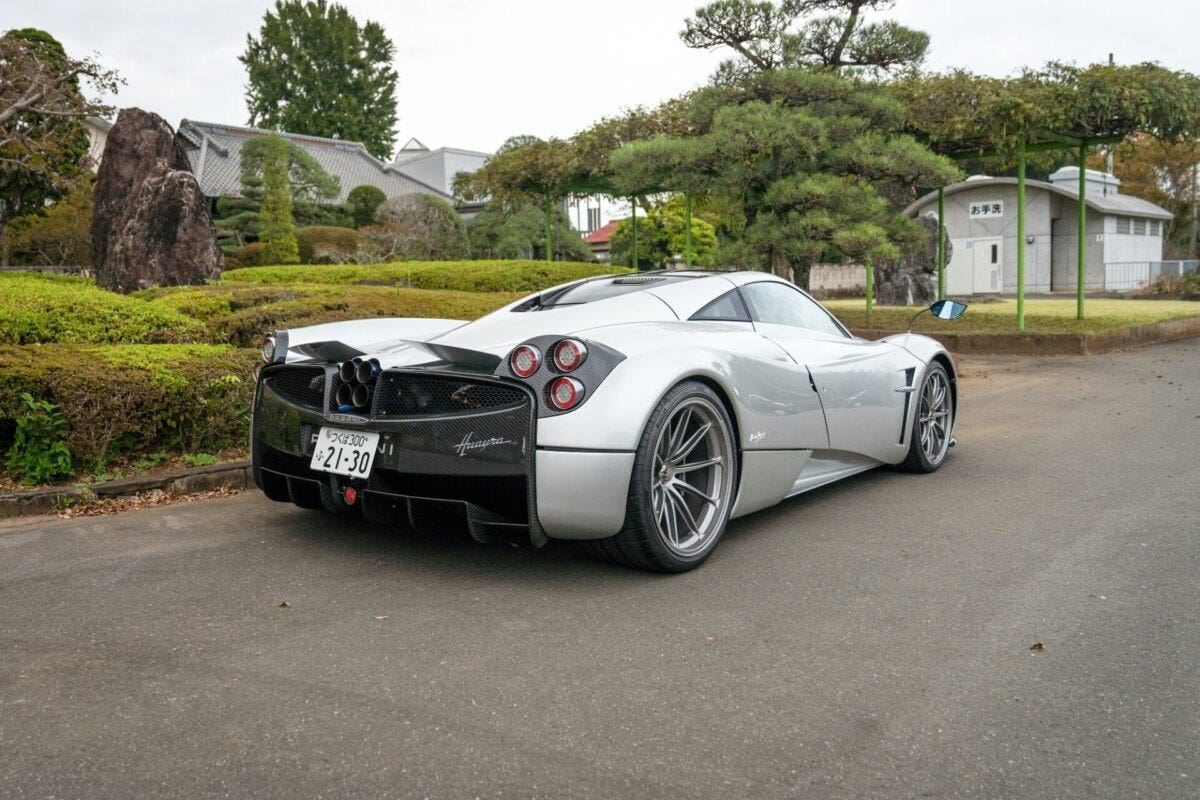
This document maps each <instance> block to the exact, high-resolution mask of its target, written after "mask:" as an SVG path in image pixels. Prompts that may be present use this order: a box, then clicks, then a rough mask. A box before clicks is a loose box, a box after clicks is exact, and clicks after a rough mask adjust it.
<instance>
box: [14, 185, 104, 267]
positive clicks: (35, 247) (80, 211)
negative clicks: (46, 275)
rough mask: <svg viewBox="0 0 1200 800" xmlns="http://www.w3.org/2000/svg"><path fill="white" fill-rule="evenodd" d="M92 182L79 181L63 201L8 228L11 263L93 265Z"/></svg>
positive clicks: (17, 221) (20, 218)
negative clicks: (91, 230)
mask: <svg viewBox="0 0 1200 800" xmlns="http://www.w3.org/2000/svg"><path fill="white" fill-rule="evenodd" d="M91 225H92V182H91V181H90V180H85V181H80V182H79V183H78V184H77V185H76V186H75V187H74V188H73V189H72V190H71V192H70V194H68V195H67V196H66V197H64V198H63V199H61V200H59V201H58V202H57V203H55V204H54V205H51V206H47V207H46V208H45V209H43V210H41V211H40V213H37V214H27V215H26V216H24V217H18V218H17V219H16V220H14V221H13V223H12V225H11V226H9V229H8V234H7V235H8V247H9V262H10V263H12V264H32V265H39V266H42V265H51V266H73V267H80V266H90V265H91V263H92V241H91V232H90V229H91Z"/></svg>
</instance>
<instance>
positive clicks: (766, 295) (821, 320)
mask: <svg viewBox="0 0 1200 800" xmlns="http://www.w3.org/2000/svg"><path fill="white" fill-rule="evenodd" d="M742 293H743V294H744V295H745V297H746V302H747V303H749V304H750V316H751V318H753V319H754V321H755V322H766V323H770V324H773V325H788V326H790V327H793V328H804V329H805V330H810V331H817V332H819V333H825V334H828V335H830V336H837V337H840V338H843V339H844V338H846V332H845V331H844V330H842V328H841V326H839V325H838V324H837V323H836V322H835V321H834V320H833V317H831V316H830V315H829V312H828V311H826V310H825V309H824V308H822V307H821V305H820V304H818V303H817V302H816V301H814V300H811V299H809V298H808V296H806V295H804V294H802V293H801V292H800V291H799V290H797V289H793V288H791V287H789V286H785V285H784V284H782V283H774V282H769V281H763V282H762V283H749V284H746V285H745V286H743V287H742Z"/></svg>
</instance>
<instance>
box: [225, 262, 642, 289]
mask: <svg viewBox="0 0 1200 800" xmlns="http://www.w3.org/2000/svg"><path fill="white" fill-rule="evenodd" d="M632 271H633V270H630V269H628V268H626V267H609V266H605V265H603V264H584V263H581V262H574V261H553V262H547V261H405V262H398V263H393V264H327V265H301V266H287V267H246V268H242V269H235V270H228V271H226V272H225V274H224V277H223V280H224V282H225V283H257V284H272V283H290V284H297V283H321V284H355V283H357V284H379V285H394V286H407V287H412V288H414V289H451V290H456V291H463V292H525V293H528V292H537V291H540V290H542V289H547V288H549V287H551V286H557V285H558V284H560V283H567V282H568V281H574V280H579V279H580V278H591V277H594V276H596V275H612V274H623V273H627V272H632Z"/></svg>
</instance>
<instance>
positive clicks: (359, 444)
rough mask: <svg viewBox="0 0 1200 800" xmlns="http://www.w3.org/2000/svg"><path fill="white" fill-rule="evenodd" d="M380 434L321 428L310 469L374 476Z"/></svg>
mask: <svg viewBox="0 0 1200 800" xmlns="http://www.w3.org/2000/svg"><path fill="white" fill-rule="evenodd" d="M378 447H379V434H378V433H372V432H370V431H351V430H346V429H345V428H321V429H320V430H319V431H318V432H317V444H316V446H315V447H314V448H313V456H312V461H311V462H310V463H309V466H310V467H311V468H312V469H316V470H320V471H322V472H333V473H336V474H338V475H348V476H350V477H351V478H365V477H367V476H368V475H370V474H371V464H372V463H373V462H374V461H375V450H376V448H378Z"/></svg>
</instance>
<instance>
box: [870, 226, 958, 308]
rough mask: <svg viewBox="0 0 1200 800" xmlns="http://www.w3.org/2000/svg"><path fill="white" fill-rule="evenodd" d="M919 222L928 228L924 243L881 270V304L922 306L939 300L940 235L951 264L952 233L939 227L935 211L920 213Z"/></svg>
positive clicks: (878, 293) (879, 292) (878, 286)
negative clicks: (938, 261) (938, 257)
mask: <svg viewBox="0 0 1200 800" xmlns="http://www.w3.org/2000/svg"><path fill="white" fill-rule="evenodd" d="M917 222H919V223H920V224H921V226H922V227H923V228H925V230H927V231H928V232H929V236H928V237H927V238H926V241H925V246H924V247H922V248H920V249H918V250H915V251H912V252H909V253H906V254H904V255H903V256H901V258H900V260H899V261H898V262H896V263H895V264H893V265H889V266H886V267H880V268H879V270H878V281H877V282H876V300H878V302H879V304H880V305H881V306H923V305H928V304H929V303H932V302H933V301H934V300H937V238H938V236H939V235H941V236H942V237H943V245H944V246H945V248H946V263H947V264H949V263H950V253H951V244H950V237H949V235H947V233H946V232H945V230H941V231H939V230H938V222H937V217H935V216H933V215H932V214H926V215H925V216H923V217H919V218H918V219H917Z"/></svg>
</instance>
